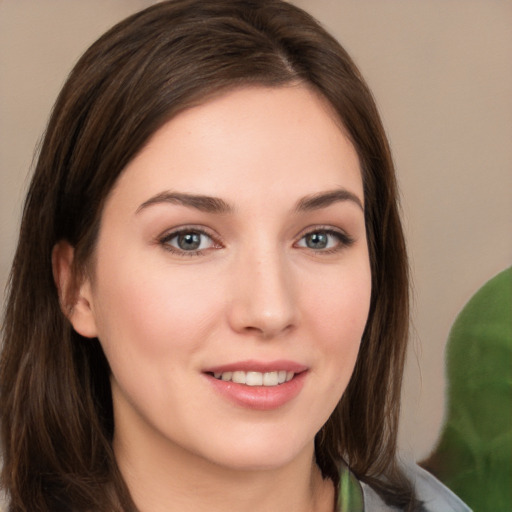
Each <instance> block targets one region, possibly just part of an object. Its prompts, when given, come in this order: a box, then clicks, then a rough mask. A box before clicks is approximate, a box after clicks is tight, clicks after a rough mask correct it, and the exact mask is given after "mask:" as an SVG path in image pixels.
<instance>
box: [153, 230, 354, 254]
mask: <svg viewBox="0 0 512 512" xmlns="http://www.w3.org/2000/svg"><path fill="white" fill-rule="evenodd" d="M187 234H197V235H200V236H206V237H208V238H209V239H210V240H211V241H212V247H208V248H206V249H197V250H191V251H186V250H183V249H179V248H177V247H174V246H172V245H170V241H171V240H173V239H175V238H177V237H179V236H180V235H187ZM313 234H325V235H328V236H331V237H334V238H336V239H337V241H338V243H337V244H336V246H335V247H331V248H328V249H313V248H311V247H303V246H298V243H299V242H301V241H302V240H304V239H305V238H306V237H307V236H309V235H313ZM354 241H355V240H354V239H353V238H352V237H350V236H349V235H347V234H346V233H344V232H343V231H338V230H335V229H333V228H330V227H322V226H317V227H315V228H312V229H310V230H308V231H305V232H303V233H302V234H301V235H300V238H299V240H298V242H295V244H294V247H298V248H302V249H308V250H310V251H313V252H314V253H315V254H320V255H329V254H335V253H337V252H339V251H341V250H343V249H345V248H347V247H350V246H351V245H352V244H353V243H354ZM158 243H159V244H160V245H161V246H162V247H163V248H164V249H165V250H166V251H169V252H171V253H173V254H177V255H179V256H186V257H194V256H204V255H205V254H206V252H207V251H208V250H209V249H210V248H215V249H218V248H221V247H222V244H221V242H220V241H219V240H218V238H216V237H215V236H213V234H211V233H209V232H207V231H206V230H205V229H204V228H198V227H194V226H184V227H182V228H179V229H176V230H174V231H171V232H170V233H167V234H165V235H163V236H162V237H160V238H159V239H158Z"/></svg>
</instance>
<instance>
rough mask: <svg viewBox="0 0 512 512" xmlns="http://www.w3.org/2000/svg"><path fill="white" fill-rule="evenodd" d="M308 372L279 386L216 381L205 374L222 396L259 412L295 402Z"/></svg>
mask: <svg viewBox="0 0 512 512" xmlns="http://www.w3.org/2000/svg"><path fill="white" fill-rule="evenodd" d="M306 374H307V372H306V371H304V372H301V373H298V374H296V375H295V376H294V377H293V379H292V380H290V381H288V382H284V383H283V384H278V385H277V386H246V385H245V384H236V383H235V382H231V381H223V380H220V379H216V378H215V377H214V376H213V375H210V374H205V375H206V377H207V378H208V381H209V382H210V383H211V385H212V386H213V387H214V388H215V390H216V391H218V392H219V393H220V394H221V395H223V396H224V397H226V398H227V399H228V400H230V401H231V402H232V403H234V404H235V405H237V406H240V407H244V408H246V409H254V410H258V411H268V410H271V409H277V408H279V407H282V406H283V405H285V404H287V403H288V402H290V401H291V400H293V399H294V398H295V397H296V396H297V395H298V394H299V393H300V391H301V389H302V387H303V386H304V381H305V379H306Z"/></svg>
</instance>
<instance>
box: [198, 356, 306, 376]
mask: <svg viewBox="0 0 512 512" xmlns="http://www.w3.org/2000/svg"><path fill="white" fill-rule="evenodd" d="M307 369H308V367H307V366H305V365H303V364H300V363H297V362H295V361H288V360H284V359H282V360H276V361H256V360H246V361H238V362H235V363H228V364H222V365H219V366H212V367H209V368H206V369H205V370H203V371H204V372H205V373H224V372H235V371H242V372H260V373H268V372H278V371H280V370H285V371H287V372H293V373H301V372H303V371H306V370H307Z"/></svg>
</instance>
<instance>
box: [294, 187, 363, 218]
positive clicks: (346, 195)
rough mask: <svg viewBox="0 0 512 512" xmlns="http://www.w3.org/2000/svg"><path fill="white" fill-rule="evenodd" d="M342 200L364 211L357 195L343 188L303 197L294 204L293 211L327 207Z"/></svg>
mask: <svg viewBox="0 0 512 512" xmlns="http://www.w3.org/2000/svg"><path fill="white" fill-rule="evenodd" d="M344 201H350V202H352V203H355V204H356V205H357V206H359V208H361V210H362V211H363V212H364V206H363V203H362V201H361V200H360V199H359V197H358V196H356V195H355V194H354V193H352V192H350V191H349V190H346V189H344V188H341V189H336V190H330V191H328V192H320V193H318V194H312V195H310V196H306V197H303V198H302V199H300V200H299V201H298V203H297V205H296V206H295V211H297V212H306V211H311V210H320V209H321V208H327V207H328V206H330V205H331V204H334V203H337V202H344Z"/></svg>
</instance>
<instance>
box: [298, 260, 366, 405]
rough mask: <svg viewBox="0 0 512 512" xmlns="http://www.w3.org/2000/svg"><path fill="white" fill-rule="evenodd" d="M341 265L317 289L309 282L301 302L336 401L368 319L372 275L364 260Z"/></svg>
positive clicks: (352, 363) (348, 374) (345, 380)
mask: <svg viewBox="0 0 512 512" xmlns="http://www.w3.org/2000/svg"><path fill="white" fill-rule="evenodd" d="M360 261H361V263H360V264H357V265H350V266H348V265H347V267H343V266H341V267H340V268H338V269H334V270H333V272H332V273H331V274H329V275H325V276H324V279H322V281H321V283H323V285H322V286H320V284H319V282H318V280H316V286H314V284H315V282H314V281H311V286H310V289H311V290H313V291H312V292H311V293H309V294H307V295H306V298H305V299H304V302H305V304H306V305H305V307H304V309H303V311H305V312H307V315H308V316H307V319H308V320H307V322H306V324H307V325H309V328H310V332H309V335H310V336H311V337H312V339H314V340H315V348H316V351H317V353H318V354H319V356H320V357H323V358H324V359H326V361H327V362H326V368H327V372H328V373H329V375H330V383H331V386H332V387H333V389H335V390H336V394H337V395H339V396H338V398H339V397H340V396H341V394H342V393H343V391H344V389H345V386H346V385H347V383H348V380H349V379H350V376H351V374H352V371H353V368H354V365H355V362H356V359H357V355H358V352H359V346H360V342H361V338H362V335H363V332H364V329H365V326H366V322H367V319H368V312H369V307H370V296H371V273H370V268H369V264H367V263H366V262H367V260H366V259H364V258H361V260H360Z"/></svg>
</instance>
